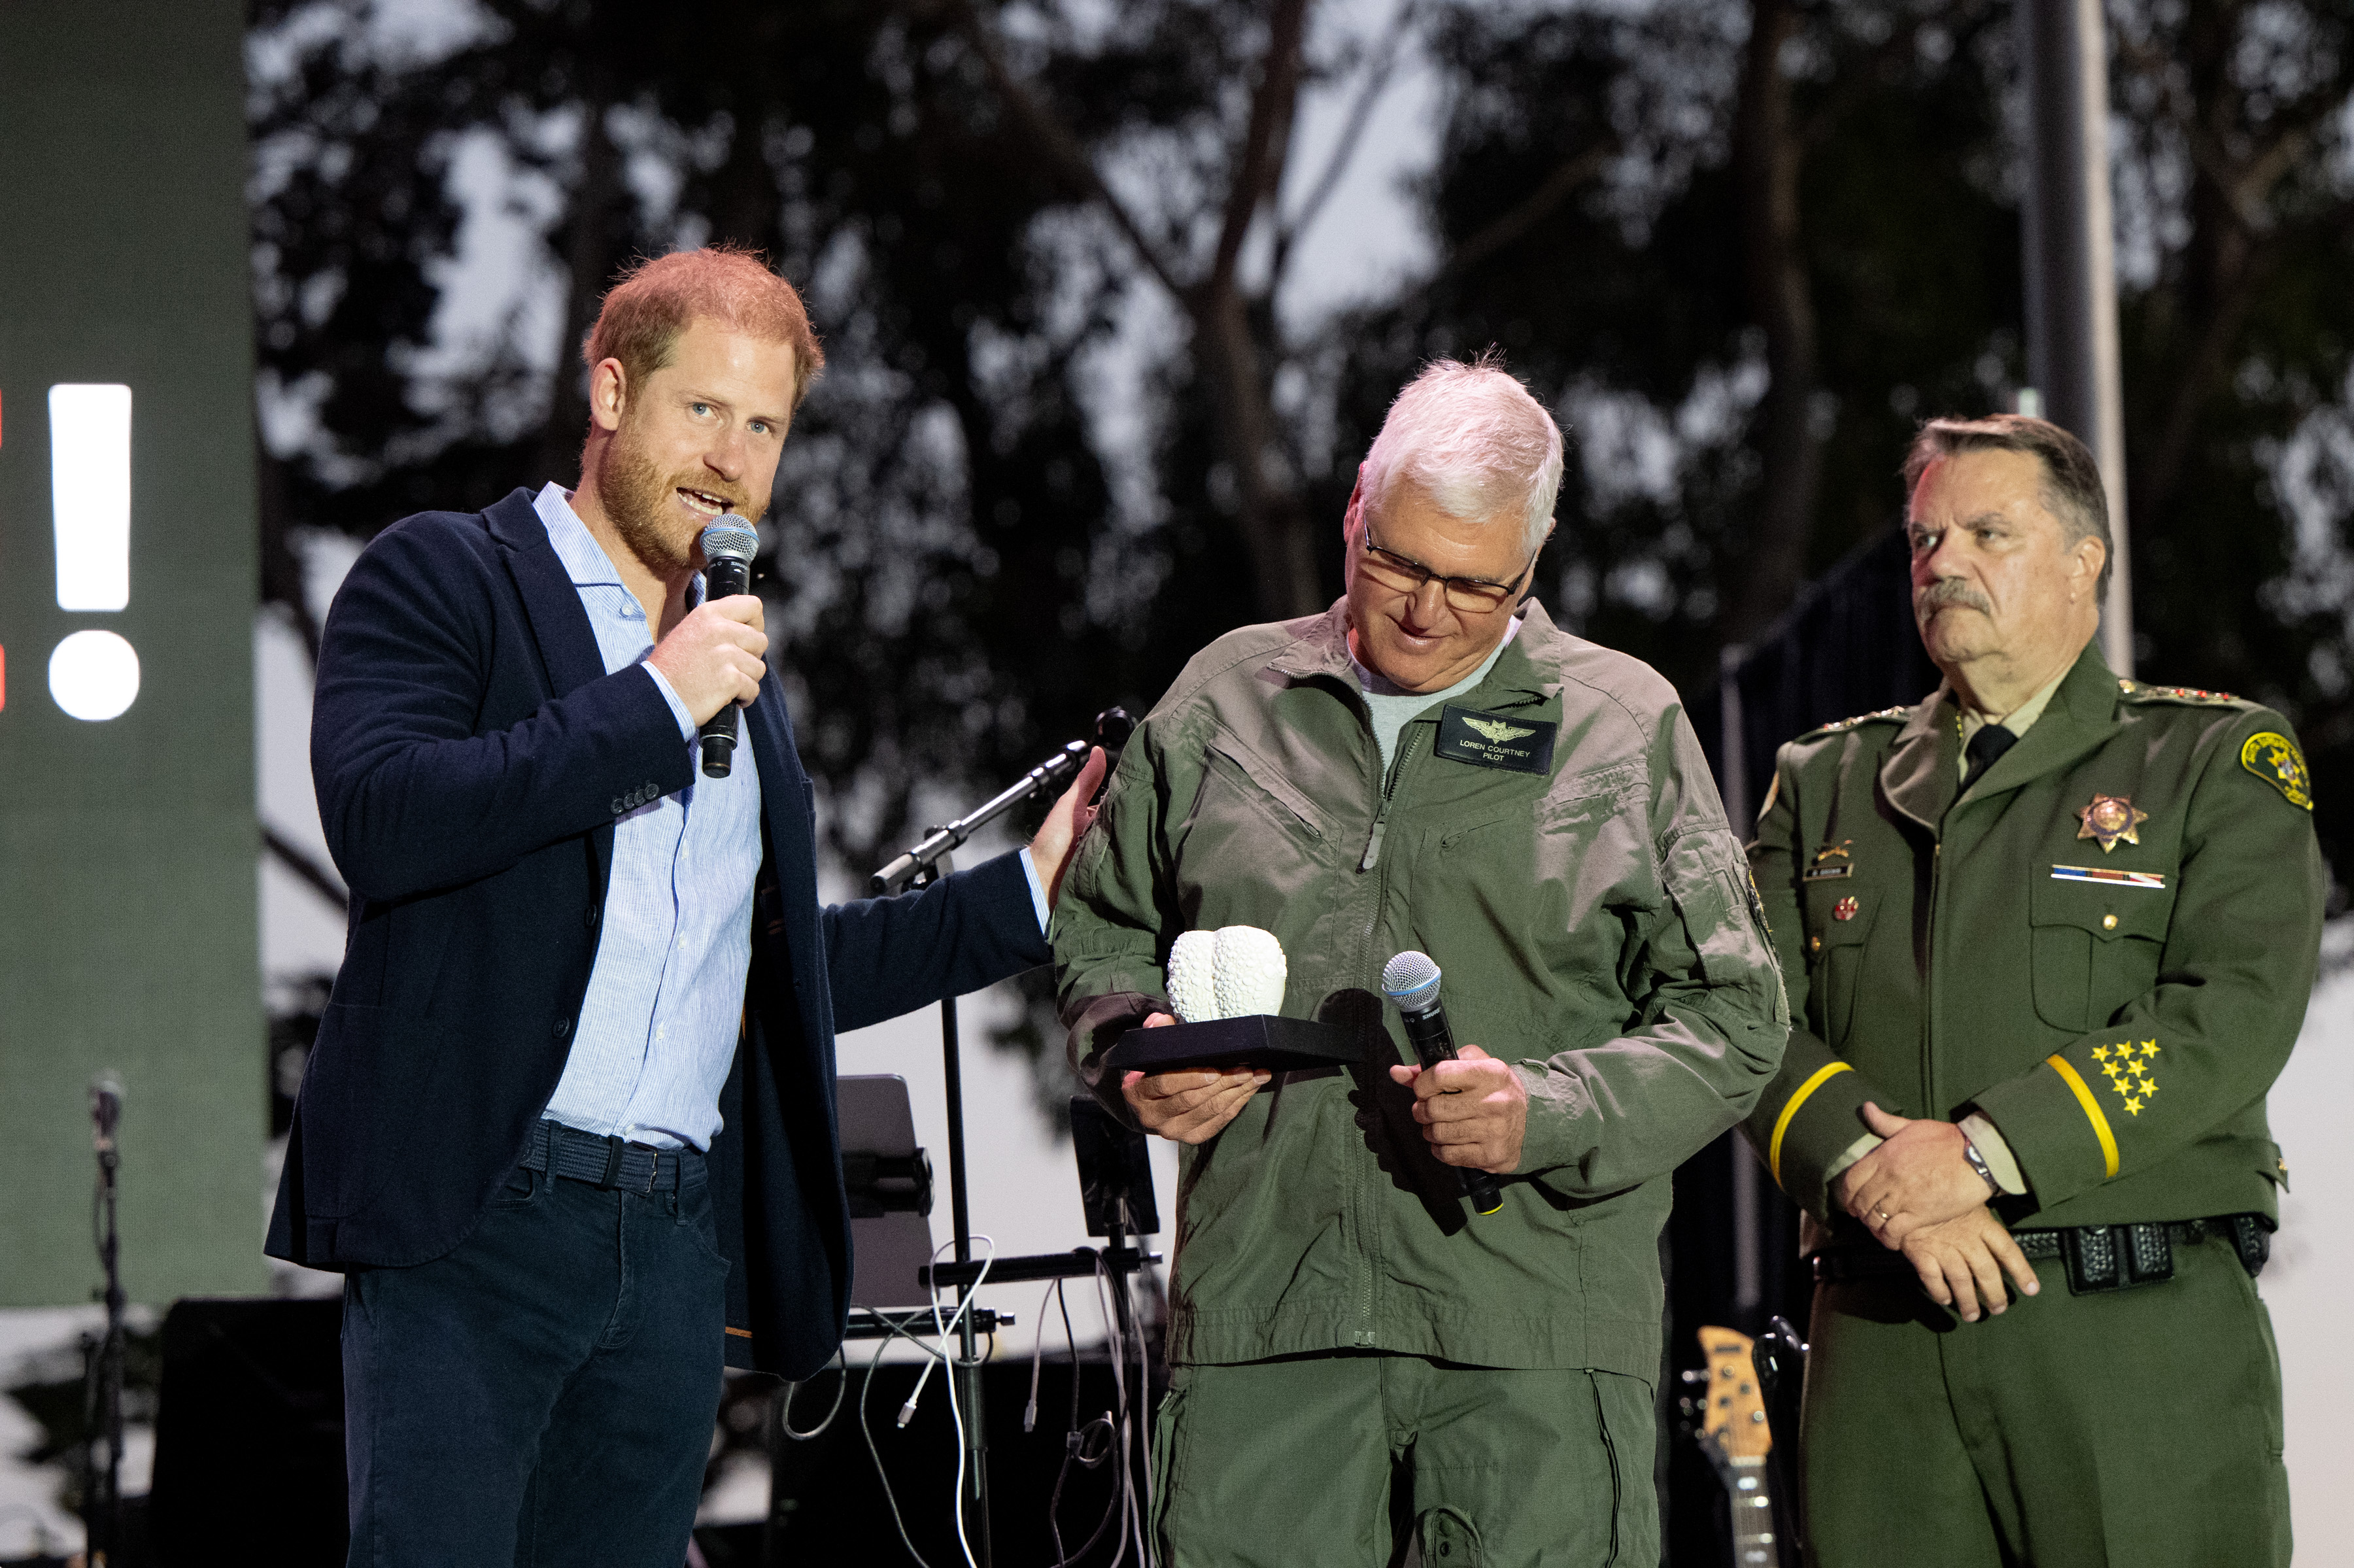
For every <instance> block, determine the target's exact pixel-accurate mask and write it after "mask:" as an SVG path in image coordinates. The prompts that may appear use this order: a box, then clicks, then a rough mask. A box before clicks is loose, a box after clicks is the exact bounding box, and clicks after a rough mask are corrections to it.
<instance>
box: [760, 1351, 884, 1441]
mask: <svg viewBox="0 0 2354 1568" xmlns="http://www.w3.org/2000/svg"><path fill="white" fill-rule="evenodd" d="M884 1342H885V1343H886V1344H887V1343H889V1342H890V1341H889V1340H887V1339H886V1340H885V1341H884ZM836 1362H839V1363H840V1365H841V1369H842V1381H841V1382H840V1383H835V1384H834V1385H833V1404H832V1406H831V1407H830V1408H829V1409H828V1410H827V1411H826V1413H825V1419H824V1420H822V1421H821V1422H819V1423H818V1424H817V1425H814V1426H812V1427H811V1428H810V1429H809V1430H808V1431H806V1432H797V1431H795V1430H794V1429H793V1395H794V1394H796V1393H800V1392H801V1389H802V1388H804V1387H806V1386H807V1385H806V1384H803V1383H787V1384H785V1407H784V1409H783V1410H782V1411H780V1412H779V1414H778V1416H777V1422H778V1425H779V1427H780V1428H781V1429H782V1430H783V1432H784V1435H785V1436H786V1437H787V1438H788V1439H789V1440H790V1441H792V1442H795V1443H807V1442H809V1441H811V1439H813V1438H817V1437H822V1436H825V1429H826V1428H827V1427H829V1426H831V1425H833V1418H834V1417H835V1416H837V1415H839V1414H842V1396H843V1393H846V1392H847V1391H848V1390H849V1388H850V1362H849V1361H847V1360H845V1359H844V1358H843V1353H842V1347H841V1346H840V1345H836V1346H835V1347H834V1348H833V1360H832V1361H828V1362H827V1363H826V1365H827V1366H832V1365H834V1364H835V1363H836ZM818 1372H819V1374H820V1375H821V1376H822V1375H823V1374H824V1372H825V1367H820V1368H818ZM810 1381H811V1383H814V1382H816V1381H817V1380H816V1379H815V1378H812V1379H811V1380H810Z"/></svg>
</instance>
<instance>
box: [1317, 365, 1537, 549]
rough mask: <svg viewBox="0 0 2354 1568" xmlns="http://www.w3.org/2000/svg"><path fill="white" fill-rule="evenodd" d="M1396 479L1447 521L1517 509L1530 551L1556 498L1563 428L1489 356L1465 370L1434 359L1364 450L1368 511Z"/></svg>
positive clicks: (1482, 517)
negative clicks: (1415, 489) (1423, 497)
mask: <svg viewBox="0 0 2354 1568" xmlns="http://www.w3.org/2000/svg"><path fill="white" fill-rule="evenodd" d="M1401 479H1405V480H1411V481H1412V482H1414V483H1415V484H1416V485H1418V486H1419V487H1420V488H1421V489H1422V492H1423V493H1425V494H1426V495H1428V496H1429V497H1430V499H1431V500H1432V501H1433V502H1434V503H1437V507H1438V509H1439V510H1440V511H1442V512H1444V513H1446V514H1447V515H1448V516H1449V517H1457V518H1461V519H1463V520H1465V521H1467V522H1485V521H1487V520H1488V519H1490V518H1492V517H1495V516H1497V515H1498V514H1501V513H1504V512H1509V511H1515V510H1517V511H1518V512H1519V514H1520V516H1521V520H1522V547H1523V548H1524V549H1529V550H1534V549H1535V548H1536V547H1537V546H1538V544H1539V543H1540V542H1541V541H1543V538H1544V536H1545V530H1546V529H1547V528H1548V527H1550V526H1551V525H1552V524H1553V500H1554V497H1555V496H1557V495H1558V494H1559V493H1560V492H1561V427H1560V426H1559V425H1556V424H1554V423H1553V416H1552V415H1551V414H1549V413H1547V412H1546V411H1545V406H1544V405H1543V404H1542V403H1540V402H1538V401H1537V400H1536V399H1535V398H1534V397H1531V396H1530V394H1529V389H1528V388H1527V387H1525V386H1523V385H1522V383H1521V380H1520V378H1519V377H1518V376H1513V375H1511V374H1510V373H1509V372H1507V371H1506V370H1505V369H1504V368H1503V361H1502V360H1501V358H1500V357H1499V356H1498V355H1495V354H1494V353H1493V351H1490V353H1488V354H1484V355H1480V356H1479V359H1478V360H1477V361H1475V362H1473V363H1472V364H1469V365H1466V364H1464V363H1463V362H1462V361H1461V360H1459V359H1435V360H1433V361H1431V362H1430V363H1429V364H1428V365H1426V366H1423V369H1422V374H1420V375H1419V376H1416V377H1415V378H1414V379H1413V380H1411V381H1409V382H1407V383H1406V384H1405V390H1404V391H1402V392H1400V393H1399V394H1398V395H1397V400H1396V401H1395V402H1394V403H1392V404H1391V405H1390V411H1389V417H1388V418H1385V419H1384V420H1383V421H1382V430H1381V434H1379V435H1377V436H1375V437H1374V438H1373V450H1370V451H1368V452H1367V453H1366V454H1365V468H1364V475H1363V485H1364V490H1363V497H1364V504H1365V510H1366V511H1367V512H1369V513H1370V512H1372V511H1373V510H1375V509H1377V508H1379V507H1380V505H1381V504H1382V503H1383V502H1384V500H1385V499H1386V498H1387V497H1388V495H1389V492H1390V489H1391V487H1392V486H1393V485H1394V484H1396V482H1398V481H1399V480H1401Z"/></svg>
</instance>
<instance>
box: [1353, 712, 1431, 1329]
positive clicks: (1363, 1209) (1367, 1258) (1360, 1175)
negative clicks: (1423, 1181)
mask: <svg viewBox="0 0 2354 1568" xmlns="http://www.w3.org/2000/svg"><path fill="white" fill-rule="evenodd" d="M1421 731H1422V726H1421V725H1420V724H1419V723H1409V724H1408V725H1407V726H1406V727H1405V732H1404V733H1403V734H1401V735H1400V736H1399V737H1398V749H1397V756H1396V757H1395V758H1393V759H1392V760H1391V763H1390V768H1389V774H1388V777H1386V778H1384V779H1382V780H1381V800H1380V803H1379V804H1378V805H1376V806H1375V807H1374V809H1373V828H1372V830H1371V831H1370V832H1367V833H1366V835H1365V853H1363V855H1362V856H1361V857H1359V859H1358V862H1357V870H1358V871H1359V872H1360V873H1364V872H1371V873H1372V874H1373V897H1372V901H1371V903H1370V904H1369V905H1368V906H1367V908H1366V913H1365V928H1364V930H1363V932H1362V933H1360V934H1359V936H1358V938H1357V942H1358V948H1357V954H1358V957H1357V969H1358V972H1359V973H1360V974H1364V975H1372V974H1373V973H1374V972H1375V971H1374V970H1373V935H1374V933H1375V932H1377V931H1379V930H1380V929H1381V925H1382V906H1383V904H1384V902H1386V901H1387V899H1388V897H1389V868H1388V867H1387V866H1384V865H1383V864H1382V835H1383V834H1384V832H1387V831H1388V828H1389V820H1390V803H1391V801H1392V800H1394V799H1395V797H1396V794H1397V787H1398V781H1399V780H1400V779H1403V778H1405V765H1406V760H1407V758H1410V757H1412V756H1413V755H1414V747H1415V742H1416V741H1417V740H1419V739H1420V738H1421ZM1365 1192H1366V1181H1365V1171H1364V1169H1363V1165H1362V1164H1360V1166H1359V1168H1358V1171H1357V1180H1356V1182H1355V1191H1354V1192H1352V1194H1351V1199H1352V1205H1353V1206H1354V1207H1355V1209H1356V1211H1357V1236H1358V1246H1357V1251H1358V1294H1357V1337H1356V1343H1357V1346H1358V1347H1359V1348H1360V1349H1370V1348H1372V1347H1373V1345H1374V1344H1375V1343H1376V1341H1377V1338H1378V1336H1376V1335H1375V1334H1374V1332H1373V1241H1374V1236H1373V1218H1372V1215H1371V1213H1369V1211H1370V1210H1371V1208H1372V1207H1373V1205H1372V1204H1370V1203H1369V1202H1366V1198H1365Z"/></svg>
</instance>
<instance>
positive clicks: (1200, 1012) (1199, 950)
mask: <svg viewBox="0 0 2354 1568" xmlns="http://www.w3.org/2000/svg"><path fill="white" fill-rule="evenodd" d="M1217 943H1218V938H1217V934H1216V933H1215V932H1212V931H1188V932H1186V933H1185V934H1184V935H1183V936H1182V937H1180V938H1177V944H1176V946H1174V947H1172V948H1170V949H1169V1002H1170V1005H1171V1006H1172V1007H1173V1008H1175V1009H1176V1011H1177V1022H1180V1023H1206V1022H1209V1021H1210V1020H1211V1019H1213V1018H1217V1017H1219V1016H1221V1014H1220V1013H1219V1012H1218V1000H1217V981H1216V978H1215V976H1216V972H1217V956H1216V954H1217Z"/></svg>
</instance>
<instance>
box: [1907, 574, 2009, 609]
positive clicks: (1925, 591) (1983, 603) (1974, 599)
mask: <svg viewBox="0 0 2354 1568" xmlns="http://www.w3.org/2000/svg"><path fill="white" fill-rule="evenodd" d="M1956 606H1958V607H1959V608H1961V609H1975V610H1978V611H1979V612H1980V613H1982V614H1987V615H1991V614H1993V613H1994V604H1993V602H1992V601H1991V600H1989V599H1988V598H1987V596H1986V595H1984V594H1982V593H1980V592H1979V591H1978V589H1977V588H1973V587H1971V586H1970V584H1969V583H1968V582H1967V580H1965V579H1964V578H1961V577H1939V578H1938V579H1937V580H1936V581H1935V582H1933V583H1931V584H1930V585H1929V586H1928V587H1927V588H1917V589H1915V590H1914V594H1913V612H1914V614H1915V615H1917V616H1923V617H1925V616H1927V615H1928V614H1929V613H1930V612H1931V611H1932V610H1938V609H1948V608H1951V607H1956Z"/></svg>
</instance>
